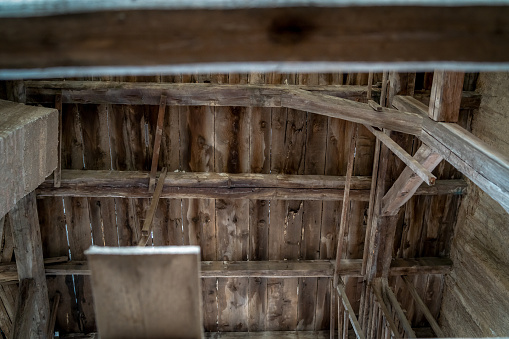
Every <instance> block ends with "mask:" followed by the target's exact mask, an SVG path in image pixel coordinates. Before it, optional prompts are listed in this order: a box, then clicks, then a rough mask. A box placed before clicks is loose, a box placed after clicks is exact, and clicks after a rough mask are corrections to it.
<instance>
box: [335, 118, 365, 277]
mask: <svg viewBox="0 0 509 339" xmlns="http://www.w3.org/2000/svg"><path fill="white" fill-rule="evenodd" d="M350 129H351V133H352V134H351V143H350V150H349V153H348V163H347V164H348V165H347V167H348V168H347V171H346V182H345V195H344V197H343V205H342V208H341V221H340V223H339V232H338V245H337V246H336V273H335V275H334V286H337V284H338V282H339V278H340V277H339V269H340V265H341V258H342V257H343V241H344V236H345V231H346V228H347V226H348V223H349V219H350V182H351V179H352V173H353V165H354V160H355V147H356V142H357V137H358V134H359V129H358V125H355V126H354V125H351V124H350Z"/></svg>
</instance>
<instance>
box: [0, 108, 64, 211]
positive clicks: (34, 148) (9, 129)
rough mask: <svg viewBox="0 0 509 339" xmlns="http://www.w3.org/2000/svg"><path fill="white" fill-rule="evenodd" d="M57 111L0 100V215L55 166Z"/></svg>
mask: <svg viewBox="0 0 509 339" xmlns="http://www.w3.org/2000/svg"><path fill="white" fill-rule="evenodd" d="M57 130H58V112H57V110H55V109H49V108H43V107H32V106H26V105H24V104H18V103H13V102H9V101H4V100H0V182H1V183H2V184H1V185H2V189H1V190H0V217H1V216H4V215H5V214H6V213H7V212H8V211H9V210H10V209H11V208H13V207H14V205H15V204H16V201H18V200H20V199H21V198H23V197H24V196H25V195H26V194H28V193H30V192H32V191H33V190H34V189H35V188H36V187H37V186H39V185H40V184H41V183H42V182H43V181H44V179H45V178H46V177H47V176H48V175H50V174H51V172H53V170H54V169H55V168H56V167H57V142H58V133H57Z"/></svg>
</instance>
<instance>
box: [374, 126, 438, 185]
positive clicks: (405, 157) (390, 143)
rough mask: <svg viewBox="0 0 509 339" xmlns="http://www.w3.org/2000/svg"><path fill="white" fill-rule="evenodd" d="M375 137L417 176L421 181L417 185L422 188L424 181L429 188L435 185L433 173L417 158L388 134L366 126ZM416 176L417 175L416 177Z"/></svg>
mask: <svg viewBox="0 0 509 339" xmlns="http://www.w3.org/2000/svg"><path fill="white" fill-rule="evenodd" d="M364 126H365V127H366V128H367V129H368V130H369V131H370V132H371V133H373V135H374V136H376V137H377V138H378V139H380V141H381V142H382V143H383V144H384V145H385V146H386V147H387V148H389V149H390V150H391V151H392V153H394V154H395V155H396V156H397V157H398V158H399V159H400V160H401V161H403V163H404V164H405V165H407V166H408V168H409V169H410V170H411V173H412V174H413V173H415V174H417V175H418V176H419V177H420V178H421V181H420V182H419V184H418V185H417V187H418V186H420V184H421V183H422V181H424V182H426V184H428V185H429V186H432V185H434V184H435V180H436V177H435V176H434V175H433V174H432V173H431V171H430V170H429V169H428V168H426V167H424V166H423V165H422V164H421V163H420V162H419V161H418V160H417V159H416V158H415V157H412V156H411V155H410V154H408V153H407V152H406V151H405V150H404V149H403V148H402V147H401V146H400V145H398V144H397V143H396V142H395V141H394V140H392V139H391V137H389V136H388V135H387V134H385V133H383V132H382V131H378V130H376V129H374V128H373V127H371V126H368V125H364ZM414 176H415V175H414Z"/></svg>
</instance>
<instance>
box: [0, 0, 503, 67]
mask: <svg viewBox="0 0 509 339" xmlns="http://www.w3.org/2000/svg"><path fill="white" fill-rule="evenodd" d="M507 11H508V9H507V7H505V6H502V5H499V6H468V5H463V6H451V7H447V6H446V4H444V5H443V6H438V5H436V4H435V5H433V6H417V7H416V6H404V5H403V6H391V5H388V6H384V12H386V13H387V16H386V21H387V22H390V23H391V24H390V25H383V27H382V25H380V21H379V20H378V19H377V18H378V14H379V6H331V5H330V4H329V5H328V6H327V5H324V6H323V7H322V6H316V7H307V6H302V7H299V6H294V7H292V5H291V4H286V5H285V6H282V7H279V8H278V7H272V6H270V7H269V6H267V7H263V6H261V7H258V8H249V9H246V8H235V6H234V7H232V8H230V9H228V10H224V9H223V8H212V9H194V10H190V9H178V7H177V8H175V9H173V10H172V9H168V8H166V9H164V8H157V7H155V8H153V10H143V9H137V10H129V11H123V10H121V9H120V8H115V7H114V8H111V9H109V10H108V11H106V10H100V9H96V10H94V8H93V7H92V8H89V9H88V11H87V12H83V13H66V12H65V11H64V12H63V14H61V15H50V16H40V17H30V16H29V15H28V16H27V17H23V16H21V17H18V18H3V20H2V25H1V28H0V29H1V30H2V31H3V32H5V34H4V35H3V36H2V39H1V40H0V44H1V45H3V46H9V48H8V49H5V50H3V51H2V53H1V54H0V67H1V68H4V69H5V68H37V67H40V68H44V67H56V66H90V65H97V66H106V65H140V66H141V65H168V64H170V65H171V64H182V63H186V64H189V63H191V64H193V63H213V62H257V61H259V62H261V61H273V60H275V61H295V60H297V61H345V62H348V61H351V62H352V61H353V62H356V61H359V60H362V61H364V62H391V61H392V62H394V61H401V60H404V61H416V62H423V61H432V62H433V61H434V62H437V61H450V60H455V61H469V62H507V61H508V59H507V55H508V53H507V49H506V46H507V45H508V44H507V42H508V33H507V32H506V31H505V29H504V28H505V27H507V26H508V22H507V17H508V15H507V13H508V12H507ZM338 17H341V18H344V19H343V20H337V18H338ZM282 18H286V19H285V20H283V19H282ZM146 22H151V23H152V24H151V25H150V26H148V27H147V26H146ZM205 23H206V26H205ZM98 27H102V29H101V30H99V29H97V28H98ZM126 27H129V28H130V29H129V30H127V29H126ZM184 27H187V28H188V29H187V30H186V31H185V34H184V33H182V32H183V28H184ZM232 27H233V28H242V29H232ZM458 27H461V28H458ZM373 31H377V32H378V34H377V35H376V36H373V35H372V34H371V33H370V32H373ZM62 32H67V33H69V34H62ZM77 32H79V34H80V39H76V38H75V34H74V33H77ZM169 32H170V34H168V33H169ZM171 32H180V34H173V33H171ZM472 32H475V33H472ZM494 32H498V33H497V34H495V33H494ZM247 35H249V36H250V39H246V38H245V37H246V36H247ZM423 36H429V37H431V38H430V39H423V38H422V37H423ZM44 37H52V40H51V42H52V43H51V44H48V45H41V44H40V43H39V42H40V41H42V39H43V38H44ZM147 37H150V39H149V40H147ZM472 40H475V41H482V48H479V49H476V50H475V51H472V50H471V48H470V47H471V46H470V42H471V41H472ZM189 41H193V42H194V43H193V45H192V46H189ZM100 42H103V43H100ZM253 45H256V46H257V48H256V52H253V49H252V46H253ZM345 45H349V46H351V48H349V49H347V50H345V49H344V48H343V47H342V46H345ZM140 46H144V47H143V48H140ZM163 46H164V47H163ZM182 46H189V48H179V47H182ZM365 46H370V48H369V50H367V49H366V48H365ZM55 50H60V51H66V53H65V54H55V53H54V51H55ZM168 50H171V51H172V53H170V54H168V52H167V51H168ZM374 51H376V52H375V53H374Z"/></svg>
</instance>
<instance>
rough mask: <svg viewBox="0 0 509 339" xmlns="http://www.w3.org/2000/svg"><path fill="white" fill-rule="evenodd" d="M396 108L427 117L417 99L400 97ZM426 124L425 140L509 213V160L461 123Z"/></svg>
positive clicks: (429, 121)
mask: <svg viewBox="0 0 509 339" xmlns="http://www.w3.org/2000/svg"><path fill="white" fill-rule="evenodd" d="M393 105H394V106H395V107H396V108H398V109H402V110H404V111H410V112H421V114H422V112H424V113H425V114H427V113H426V112H427V107H426V106H425V105H423V104H422V103H420V102H419V101H417V100H415V99H413V98H409V97H398V96H396V98H395V99H394V103H393ZM424 121H425V123H424V127H423V132H422V134H421V136H420V138H421V139H422V141H423V142H424V143H426V145H428V146H429V147H431V148H432V149H433V150H434V151H435V152H437V153H438V154H440V155H441V156H442V157H443V158H444V159H445V160H447V162H449V163H450V164H451V165H453V166H454V167H455V168H456V169H458V170H459V171H461V173H463V174H464V175H465V176H466V177H467V178H469V179H470V180H472V182H474V183H475V184H476V185H477V186H479V187H480V188H481V189H482V190H483V191H485V192H486V193H487V194H488V195H490V196H491V197H492V198H493V199H494V200H495V201H497V202H498V203H499V204H500V205H501V206H502V207H503V208H504V209H505V210H506V211H507V212H509V157H508V156H507V155H506V154H502V153H500V152H499V151H497V150H495V149H494V148H493V147H491V146H489V145H487V144H486V143H485V142H483V141H482V140H481V139H479V138H478V137H476V136H474V135H473V134H472V133H470V132H468V131H466V130H465V129H463V128H461V127H460V126H458V125H457V124H454V123H443V122H435V121H433V120H431V119H425V120H424Z"/></svg>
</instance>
